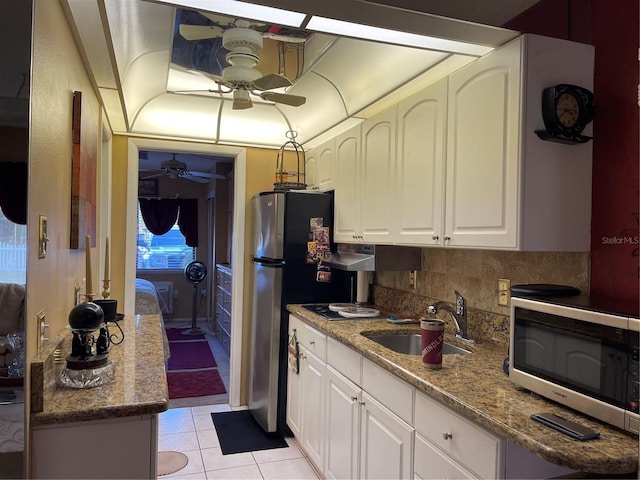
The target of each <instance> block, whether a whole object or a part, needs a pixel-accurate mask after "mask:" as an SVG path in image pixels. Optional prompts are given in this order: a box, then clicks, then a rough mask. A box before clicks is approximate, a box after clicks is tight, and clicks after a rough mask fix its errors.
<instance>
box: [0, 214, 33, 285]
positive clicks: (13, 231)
mask: <svg viewBox="0 0 640 480" xmlns="http://www.w3.org/2000/svg"><path fill="white" fill-rule="evenodd" d="M0 283H19V284H22V285H24V284H26V283H27V226H26V225H18V224H17V223H13V222H11V221H10V220H8V219H7V218H6V217H5V216H4V214H3V213H2V209H0Z"/></svg>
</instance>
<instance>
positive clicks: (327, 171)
mask: <svg viewBox="0 0 640 480" xmlns="http://www.w3.org/2000/svg"><path fill="white" fill-rule="evenodd" d="M335 145H336V141H335V139H334V138H332V139H331V140H329V141H327V142H325V143H323V144H322V145H320V146H319V147H317V148H316V149H315V150H316V151H317V157H318V158H317V162H318V163H317V180H318V189H319V190H321V191H327V190H331V189H333V188H334V169H335V148H336V147H335Z"/></svg>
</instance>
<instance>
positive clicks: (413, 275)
mask: <svg viewBox="0 0 640 480" xmlns="http://www.w3.org/2000/svg"><path fill="white" fill-rule="evenodd" d="M417 278H418V272H417V271H416V270H411V271H410V272H409V288H410V289H411V290H415V289H416V287H417V286H418V281H417Z"/></svg>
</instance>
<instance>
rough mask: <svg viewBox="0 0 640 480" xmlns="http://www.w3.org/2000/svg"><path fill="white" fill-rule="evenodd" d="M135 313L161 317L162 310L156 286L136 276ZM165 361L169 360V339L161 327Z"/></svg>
mask: <svg viewBox="0 0 640 480" xmlns="http://www.w3.org/2000/svg"><path fill="white" fill-rule="evenodd" d="M135 314H136V315H148V314H158V315H160V318H162V310H161V309H160V302H159V300H158V292H157V291H156V287H155V286H154V285H153V283H151V282H150V281H149V280H146V279H144V278H136V307H135ZM162 333H163V343H164V357H165V361H167V360H169V340H168V338H167V332H166V331H165V329H164V328H163V329H162Z"/></svg>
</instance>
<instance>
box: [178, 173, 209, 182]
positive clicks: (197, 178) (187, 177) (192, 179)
mask: <svg viewBox="0 0 640 480" xmlns="http://www.w3.org/2000/svg"><path fill="white" fill-rule="evenodd" d="M180 178H184V179H185V180H191V181H193V182H198V183H208V182H209V179H208V178H203V177H196V176H195V175H190V174H188V173H187V174H185V175H181V176H180Z"/></svg>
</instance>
